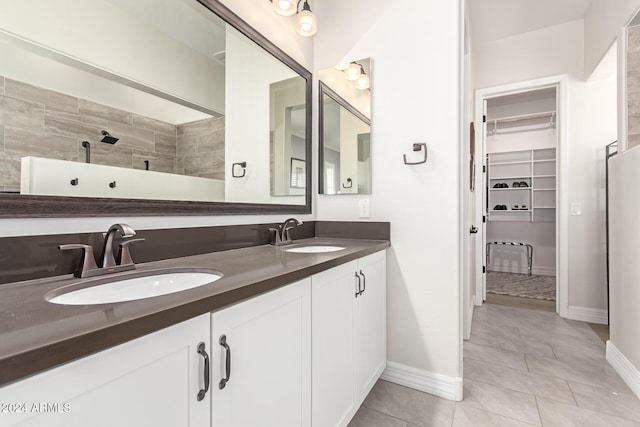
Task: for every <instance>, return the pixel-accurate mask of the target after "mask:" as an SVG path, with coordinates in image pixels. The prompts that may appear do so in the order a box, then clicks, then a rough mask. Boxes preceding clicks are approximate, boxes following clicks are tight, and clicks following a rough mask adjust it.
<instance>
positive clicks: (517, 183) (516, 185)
mask: <svg viewBox="0 0 640 427" xmlns="http://www.w3.org/2000/svg"><path fill="white" fill-rule="evenodd" d="M511 186H512V187H513V188H518V187H520V183H519V182H514V183H513V184H511Z"/></svg>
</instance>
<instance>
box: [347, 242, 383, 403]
mask: <svg viewBox="0 0 640 427" xmlns="http://www.w3.org/2000/svg"><path fill="white" fill-rule="evenodd" d="M358 273H359V274H360V275H361V276H362V282H363V283H362V289H364V292H362V294H361V295H359V296H358V298H357V299H356V306H355V310H354V328H355V330H354V343H355V362H354V363H355V394H356V403H357V404H358V405H359V404H361V403H362V401H363V400H364V398H365V397H366V396H367V394H368V393H369V391H371V388H372V387H373V385H374V384H375V382H376V381H377V380H378V378H379V377H380V375H381V374H382V371H383V370H384V368H385V366H386V364H387V333H386V330H387V316H386V311H387V310H386V297H387V295H386V293H387V290H386V281H387V280H386V275H387V274H386V254H385V252H384V251H382V252H378V253H375V254H373V255H369V256H367V257H364V258H362V259H360V260H359V261H358Z"/></svg>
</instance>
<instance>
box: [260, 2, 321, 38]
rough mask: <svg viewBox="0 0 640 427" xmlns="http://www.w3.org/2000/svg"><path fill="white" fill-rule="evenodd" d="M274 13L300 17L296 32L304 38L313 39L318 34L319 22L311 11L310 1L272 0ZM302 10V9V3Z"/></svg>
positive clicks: (297, 21) (297, 19)
mask: <svg viewBox="0 0 640 427" xmlns="http://www.w3.org/2000/svg"><path fill="white" fill-rule="evenodd" d="M270 1H271V5H272V6H273V10H274V12H276V13H277V14H278V15H281V16H293V15H296V14H297V15H298V16H297V18H296V32H297V33H298V34H300V35H301V36H304V37H313V36H315V35H316V33H317V32H318V21H317V20H316V16H315V15H314V14H313V12H312V11H311V7H310V6H309V1H308V0H297V2H296V0H270ZM303 1H304V3H303V4H302V10H299V9H300V3H302V2H303Z"/></svg>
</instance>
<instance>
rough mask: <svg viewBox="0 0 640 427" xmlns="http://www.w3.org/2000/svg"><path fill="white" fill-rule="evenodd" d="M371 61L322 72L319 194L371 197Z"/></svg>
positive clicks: (367, 60)
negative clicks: (363, 195) (367, 195)
mask: <svg viewBox="0 0 640 427" xmlns="http://www.w3.org/2000/svg"><path fill="white" fill-rule="evenodd" d="M370 75H371V60H370V59H368V58H367V59H361V60H358V61H352V62H350V63H346V64H342V65H338V66H336V67H332V68H328V69H323V70H321V71H320V72H319V79H320V96H319V110H318V112H319V117H320V120H319V140H320V156H319V163H320V168H319V169H320V176H319V183H320V184H319V192H320V194H370V193H371V120H370V115H371V89H370Z"/></svg>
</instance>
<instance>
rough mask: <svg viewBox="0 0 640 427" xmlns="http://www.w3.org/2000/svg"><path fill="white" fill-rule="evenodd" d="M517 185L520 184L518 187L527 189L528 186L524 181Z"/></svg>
mask: <svg viewBox="0 0 640 427" xmlns="http://www.w3.org/2000/svg"><path fill="white" fill-rule="evenodd" d="M518 184H520V187H529V184H527V183H526V182H524V181H520V182H519V183H518Z"/></svg>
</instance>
